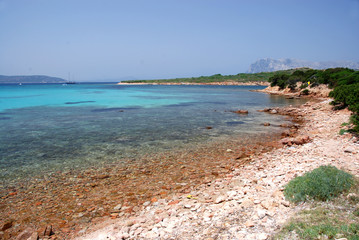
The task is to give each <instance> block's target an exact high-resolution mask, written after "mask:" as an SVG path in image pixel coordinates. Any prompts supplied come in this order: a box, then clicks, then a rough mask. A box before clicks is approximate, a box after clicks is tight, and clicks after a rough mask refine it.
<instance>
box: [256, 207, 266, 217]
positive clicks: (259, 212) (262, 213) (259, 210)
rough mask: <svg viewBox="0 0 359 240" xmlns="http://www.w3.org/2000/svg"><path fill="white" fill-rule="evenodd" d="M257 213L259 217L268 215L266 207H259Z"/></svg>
mask: <svg viewBox="0 0 359 240" xmlns="http://www.w3.org/2000/svg"><path fill="white" fill-rule="evenodd" d="M257 215H258V218H259V219H262V218H264V217H265V216H266V215H267V211H266V210H264V209H258V210H257Z"/></svg>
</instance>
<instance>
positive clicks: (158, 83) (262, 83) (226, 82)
mask: <svg viewBox="0 0 359 240" xmlns="http://www.w3.org/2000/svg"><path fill="white" fill-rule="evenodd" d="M117 85H215V86H269V82H263V81H259V82H255V81H253V82H235V81H225V82H203V83H195V82H178V83H177V82H133V83H130V82H119V83H117Z"/></svg>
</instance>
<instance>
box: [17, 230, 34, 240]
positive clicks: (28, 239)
mask: <svg viewBox="0 0 359 240" xmlns="http://www.w3.org/2000/svg"><path fill="white" fill-rule="evenodd" d="M38 238H39V235H38V233H37V232H36V231H35V230H33V229H31V228H26V229H25V230H24V231H22V232H21V233H20V234H19V235H18V236H17V237H16V240H37V239H38Z"/></svg>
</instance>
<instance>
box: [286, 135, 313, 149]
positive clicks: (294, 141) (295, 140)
mask: <svg viewBox="0 0 359 240" xmlns="http://www.w3.org/2000/svg"><path fill="white" fill-rule="evenodd" d="M310 141H311V138H310V137H309V136H307V135H303V136H298V137H295V138H283V139H281V140H280V142H281V143H282V144H283V145H288V146H291V145H293V144H296V145H303V144H305V143H308V142H310Z"/></svg>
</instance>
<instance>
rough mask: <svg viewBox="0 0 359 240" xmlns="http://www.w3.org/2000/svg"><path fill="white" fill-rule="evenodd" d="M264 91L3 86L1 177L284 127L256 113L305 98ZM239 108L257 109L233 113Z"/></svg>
mask: <svg viewBox="0 0 359 240" xmlns="http://www.w3.org/2000/svg"><path fill="white" fill-rule="evenodd" d="M261 88H263V87H259V86H151V85H148V86H147V85H138V86H120V85H115V84H74V85H61V84H47V85H46V84H45V85H22V86H18V85H0V123H1V124H0V136H1V139H0V179H1V180H4V181H5V180H13V179H21V178H23V177H26V176H30V175H36V174H41V173H42V172H51V171H56V170H59V169H60V170H64V169H76V168H86V167H89V166H99V165H104V164H107V163H118V164H126V163H128V161H136V158H137V157H138V156H139V155H141V154H155V153H158V152H161V151H171V149H175V148H186V147H188V146H193V145H196V144H198V143H204V142H206V141H217V140H220V139H224V138H228V137H231V136H234V135H235V136H242V135H243V136H250V135H251V134H257V133H260V132H270V131H279V128H278V127H277V126H276V124H279V123H280V122H283V121H285V120H284V117H281V116H275V115H269V114H266V113H261V112H257V111H256V110H259V109H263V108H266V107H273V106H284V105H288V104H296V103H298V102H296V100H288V99H285V98H283V97H278V96H276V97H273V96H269V95H267V94H263V93H257V92H250V91H249V90H253V89H261ZM238 109H247V110H249V114H248V115H238V114H235V113H232V112H230V111H231V110H238ZM263 122H270V123H271V126H270V127H264V126H262V123H263ZM208 127H211V129H208Z"/></svg>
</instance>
